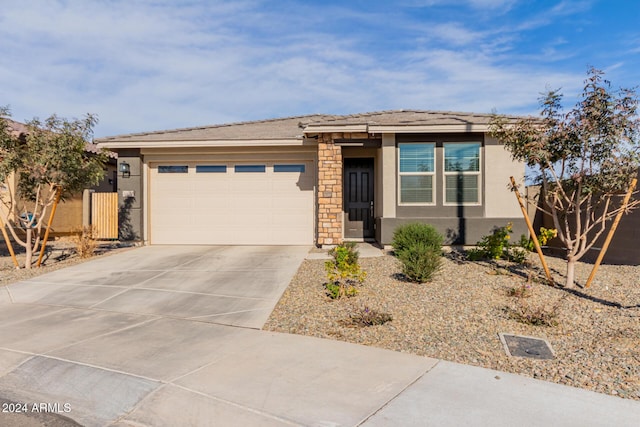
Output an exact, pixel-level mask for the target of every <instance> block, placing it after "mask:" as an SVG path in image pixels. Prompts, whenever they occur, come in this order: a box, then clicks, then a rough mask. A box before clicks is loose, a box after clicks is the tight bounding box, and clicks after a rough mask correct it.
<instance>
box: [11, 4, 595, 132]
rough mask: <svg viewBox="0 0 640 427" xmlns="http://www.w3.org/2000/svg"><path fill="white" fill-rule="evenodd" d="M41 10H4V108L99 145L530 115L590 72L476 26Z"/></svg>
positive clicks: (350, 15)
mask: <svg viewBox="0 0 640 427" xmlns="http://www.w3.org/2000/svg"><path fill="white" fill-rule="evenodd" d="M468 3H473V5H475V6H476V7H480V5H483V7H487V8H490V7H491V8H497V7H503V8H504V7H508V6H510V5H512V4H513V2H511V1H505V0H495V1H491V0H485V1H482V0H469V1H468ZM36 4H37V6H35V5H34V6H32V7H29V8H25V7H23V6H22V4H21V3H19V2H11V3H8V4H6V5H4V6H3V8H2V9H0V37H1V38H2V40H3V42H2V44H0V55H1V56H2V57H3V61H2V62H1V63H0V79H1V81H2V82H5V83H4V84H3V85H2V88H1V89H0V105H4V104H7V103H9V104H11V106H12V108H13V111H14V113H15V114H14V117H15V118H16V119H18V120H26V119H30V118H31V117H32V116H34V115H38V116H41V117H42V116H47V115H49V114H51V113H53V112H56V113H58V114H60V115H63V116H80V115H82V114H84V113H87V112H92V113H97V114H98V115H99V117H100V120H101V122H100V124H99V126H98V128H97V134H98V136H104V135H108V134H116V133H125V132H127V133H128V132H139V131H147V130H160V129H169V128H175V127H186V126H198V125H205V124H213V123H224V122H229V121H237V120H249V119H262V118H269V117H278V116H280V117H282V116H288V115H299V114H307V113H314V112H321V113H352V112H363V111H374V110H386V109H392V108H421V109H446V110H460V111H478V112H489V111H491V109H492V108H494V107H495V108H497V109H498V110H499V111H500V112H505V113H506V112H511V113H518V112H522V113H531V112H534V111H535V110H536V107H537V103H536V99H535V98H536V95H537V94H538V93H539V92H540V91H542V90H543V89H544V87H545V86H546V85H547V84H549V85H551V86H553V87H559V86H563V87H564V88H565V89H569V90H572V89H573V88H575V84H580V82H581V80H582V76H583V74H584V68H583V67H582V65H581V68H580V69H579V70H577V72H575V73H574V72H571V71H566V72H563V71H561V70H559V69H556V67H555V64H554V63H553V62H552V61H553V60H554V59H553V58H547V60H545V59H544V58H541V57H535V58H533V57H530V56H526V55H524V54H518V53H514V52H515V51H517V49H516V47H517V42H518V40H517V38H518V37H517V34H518V30H517V29H514V28H494V26H491V27H484V28H483V27H478V28H479V29H475V28H473V27H469V26H468V25H469V24H465V22H467V23H471V24H473V23H474V21H473V20H467V21H462V20H461V21H460V22H446V21H442V22H436V23H435V24H434V23H429V22H422V21H416V20H415V19H413V18H412V17H411V16H404V17H400V16H401V15H402V14H401V13H399V12H397V15H395V14H394V15H393V17H394V19H390V18H389V16H390V15H389V14H384V13H382V12H379V11H378V12H367V13H362V12H361V11H359V10H356V9H354V8H349V7H348V6H339V7H338V6H333V7H331V8H328V9H322V11H321V12H322V13H320V12H319V11H315V12H316V13H314V9H312V8H311V7H310V6H308V5H304V4H303V3H300V4H298V3H296V4H295V7H293V6H292V4H289V5H287V7H286V8H285V10H282V9H277V8H267V7H265V6H264V5H265V4H264V3H262V2H257V1H256V2H254V1H243V2H224V1H216V2H208V1H190V2H183V3H180V4H178V5H176V6H174V2H172V1H168V0H167V1H166V2H160V3H159V2H157V1H151V0H147V1H135V2H129V1H125V0H117V1H110V2H85V1H82V2H81V1H64V2H62V1H40V2H36ZM394 13H395V12H394ZM396 18H397V19H396ZM558 40H559V39H558ZM443 41H444V43H443ZM558 45H559V44H558ZM556 53H557V57H558V58H561V52H556ZM572 85H573V86H572ZM567 93H568V92H567Z"/></svg>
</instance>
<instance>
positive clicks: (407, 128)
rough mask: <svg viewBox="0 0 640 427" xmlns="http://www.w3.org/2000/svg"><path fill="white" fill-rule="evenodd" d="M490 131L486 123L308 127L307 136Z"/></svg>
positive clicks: (305, 131)
mask: <svg viewBox="0 0 640 427" xmlns="http://www.w3.org/2000/svg"><path fill="white" fill-rule="evenodd" d="M488 131H489V125H488V124H486V123H465V124H453V125H443V124H438V125H400V126H399V125H334V126H328V125H322V126H307V127H306V128H305V129H304V133H305V134H318V133H334V132H364V133H468V132H481V133H486V132H488Z"/></svg>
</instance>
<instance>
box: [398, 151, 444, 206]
mask: <svg viewBox="0 0 640 427" xmlns="http://www.w3.org/2000/svg"><path fill="white" fill-rule="evenodd" d="M412 145H428V146H431V149H432V153H433V156H432V158H433V164H432V169H433V170H432V171H431V172H401V171H400V161H401V155H400V154H401V147H402V146H412ZM436 146H437V145H436V143H435V142H431V141H429V142H427V141H425V142H400V143H398V153H397V157H398V163H397V167H398V173H397V177H398V183H397V191H398V200H397V203H398V206H435V205H436V200H437V197H436V180H437V177H436ZM403 176H431V201H430V202H403V201H402V177H403Z"/></svg>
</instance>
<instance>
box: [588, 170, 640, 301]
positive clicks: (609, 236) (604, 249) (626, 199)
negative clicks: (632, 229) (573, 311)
mask: <svg viewBox="0 0 640 427" xmlns="http://www.w3.org/2000/svg"><path fill="white" fill-rule="evenodd" d="M637 182H638V179H637V178H633V180H632V181H631V185H630V186H629V191H627V194H626V195H625V196H624V200H623V201H622V206H621V207H620V210H619V211H618V214H617V215H616V219H615V220H614V221H613V225H612V226H611V230H609V234H607V238H606V239H605V241H604V245H602V249H601V250H600V253H599V254H598V259H597V260H596V263H595V264H594V265H593V269H592V270H591V274H590V275H589V278H588V279H587V283H586V284H585V285H584V287H585V288H588V287H589V286H591V282H592V281H593V278H594V277H595V275H596V272H597V271H598V267H600V263H601V262H602V259H603V258H604V255H605V253H606V252H607V249H609V244H610V243H611V239H613V233H615V232H616V228H618V224H619V223H620V219H621V218H622V215H624V211H625V209H626V208H627V205H628V204H629V199H630V198H631V194H632V193H633V190H634V188H636V183H637Z"/></svg>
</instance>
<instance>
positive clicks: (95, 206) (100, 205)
mask: <svg viewBox="0 0 640 427" xmlns="http://www.w3.org/2000/svg"><path fill="white" fill-rule="evenodd" d="M91 225H92V226H93V227H94V230H95V232H96V239H117V238H118V193H91Z"/></svg>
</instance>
